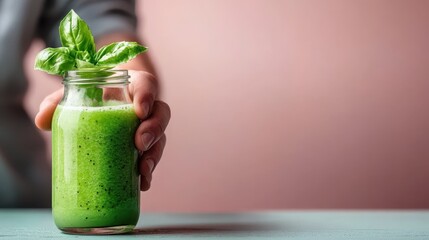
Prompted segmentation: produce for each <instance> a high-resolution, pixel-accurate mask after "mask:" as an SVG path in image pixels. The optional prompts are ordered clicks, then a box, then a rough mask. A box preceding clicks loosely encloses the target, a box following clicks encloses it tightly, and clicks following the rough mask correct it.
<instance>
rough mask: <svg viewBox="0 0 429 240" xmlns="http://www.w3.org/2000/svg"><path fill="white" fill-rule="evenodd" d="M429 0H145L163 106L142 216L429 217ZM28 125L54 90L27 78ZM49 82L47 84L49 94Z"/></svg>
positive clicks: (40, 78)
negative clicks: (314, 211)
mask: <svg viewBox="0 0 429 240" xmlns="http://www.w3.org/2000/svg"><path fill="white" fill-rule="evenodd" d="M428 11H429V1H425V0H422V1H408V0H403V1H396V0H362V1H352V0H347V1H346V0H324V1H318V0H305V1H298V0H296V1H287V0H277V1H276V0H269V1H266V0H247V1H244V0H234V1H230V0H204V1H201V0H181V1H171V0H170V1H167V0H147V1H142V2H139V6H138V13H139V14H140V16H141V17H142V18H141V24H140V26H139V32H140V34H142V36H144V37H145V40H146V42H145V43H146V45H148V46H149V48H150V54H151V55H152V57H153V58H154V60H155V62H156V63H157V65H158V67H159V71H160V78H161V79H162V83H163V99H164V100H166V101H167V102H168V103H169V104H170V106H171V108H172V113H173V114H172V120H171V123H170V125H169V128H168V130H167V134H168V144H167V148H166V150H165V153H164V158H163V160H162V161H161V163H160V164H159V165H158V168H157V170H156V172H155V175H154V181H153V186H152V189H151V190H150V191H149V192H147V193H143V194H142V208H143V209H144V210H147V211H149V210H150V211H240V210H256V209H274V208H429V187H428V184H429V107H428V105H429V27H428V26H429V25H428V23H429V14H428ZM40 47H41V45H40V43H36V45H34V47H33V48H32V50H31V51H30V54H29V58H28V59H27V66H28V73H29V75H30V76H31V83H32V88H31V89H30V92H29V96H28V99H27V105H28V108H29V111H30V112H31V114H32V115H34V113H35V111H36V110H37V107H38V104H39V103H40V101H41V99H42V98H43V96H44V95H46V94H47V93H48V92H50V91H52V90H53V89H55V88H56V87H58V85H59V84H58V83H59V82H58V81H56V80H53V79H52V78H48V77H46V75H44V74H41V73H36V72H33V70H31V69H30V68H31V65H32V59H33V56H34V52H35V51H37V50H38V49H40ZM53 83H55V84H53Z"/></svg>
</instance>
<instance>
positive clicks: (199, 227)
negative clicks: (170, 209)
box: [129, 223, 278, 235]
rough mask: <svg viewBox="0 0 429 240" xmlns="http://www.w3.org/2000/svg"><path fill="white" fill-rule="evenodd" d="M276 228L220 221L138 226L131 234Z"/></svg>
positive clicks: (274, 228) (255, 230)
mask: <svg viewBox="0 0 429 240" xmlns="http://www.w3.org/2000/svg"><path fill="white" fill-rule="evenodd" d="M276 229H278V228H277V227H276V226H275V225H272V224H263V223H222V224H192V225H188V224H187V225H170V226H154V227H139V228H136V229H134V230H133V231H132V232H131V233H129V234H131V235H175V234H180V235H182V234H186V235H201V234H228V233H231V234H233V233H244V232H246V233H250V232H269V231H273V230H276Z"/></svg>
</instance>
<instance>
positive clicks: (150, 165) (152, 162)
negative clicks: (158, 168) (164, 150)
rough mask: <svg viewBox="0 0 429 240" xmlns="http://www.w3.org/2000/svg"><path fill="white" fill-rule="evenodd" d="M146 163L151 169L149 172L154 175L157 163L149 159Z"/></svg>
mask: <svg viewBox="0 0 429 240" xmlns="http://www.w3.org/2000/svg"><path fill="white" fill-rule="evenodd" d="M145 161H146V162H147V166H148V167H149V171H150V172H151V173H152V172H153V168H154V167H155V162H154V161H153V160H152V159H151V158H148V159H146V160H145Z"/></svg>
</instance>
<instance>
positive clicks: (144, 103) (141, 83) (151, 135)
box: [35, 70, 170, 191]
mask: <svg viewBox="0 0 429 240" xmlns="http://www.w3.org/2000/svg"><path fill="white" fill-rule="evenodd" d="M129 74H130V76H131V78H130V82H131V83H130V85H129V92H130V94H131V99H132V100H133V105H134V109H135V111H136V115H137V116H138V117H139V118H140V119H141V120H142V122H141V123H140V125H139V127H138V128H137V131H136V134H135V139H134V142H135V145H136V147H137V149H138V150H139V151H140V152H141V153H142V154H140V157H139V170H140V174H141V175H142V177H141V184H140V188H141V190H142V191H146V190H148V189H149V188H150V184H151V181H152V172H153V170H154V169H155V167H156V165H157V164H158V162H159V160H160V159H161V156H162V152H163V150H164V146H165V143H166V137H165V134H164V131H165V129H166V127H167V125H168V122H169V120H170V107H169V106H168V105H167V104H166V103H165V102H162V101H158V100H155V99H156V97H157V92H158V84H157V81H156V79H155V77H154V76H153V75H152V74H150V73H148V72H144V71H132V70H129ZM62 96H63V89H59V90H57V91H55V92H53V93H52V94H50V95H48V96H47V97H46V98H45V99H44V100H43V101H42V103H41V104H40V107H39V112H38V113H37V115H36V118H35V123H36V126H37V127H38V128H40V129H42V130H50V129H51V123H52V116H53V114H54V111H55V109H56V107H57V105H58V103H59V102H60V101H61V98H62Z"/></svg>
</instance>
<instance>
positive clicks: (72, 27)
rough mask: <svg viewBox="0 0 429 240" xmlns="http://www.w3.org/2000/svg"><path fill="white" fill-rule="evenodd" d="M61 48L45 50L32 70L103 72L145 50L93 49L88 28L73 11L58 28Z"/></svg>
mask: <svg viewBox="0 0 429 240" xmlns="http://www.w3.org/2000/svg"><path fill="white" fill-rule="evenodd" d="M59 32H60V39H61V44H62V47H59V48H45V49H43V50H42V51H41V52H40V53H39V54H38V55H37V57H36V62H35V64H34V68H35V69H37V70H41V71H45V72H47V73H49V74H54V75H64V74H65V73H66V72H67V71H70V70H92V69H93V70H101V71H103V70H106V69H109V68H113V67H115V66H117V65H119V64H121V63H125V62H128V61H129V60H131V59H133V58H135V57H136V56H137V55H138V54H140V53H142V52H144V51H146V50H147V48H146V47H144V46H141V45H139V44H138V43H136V42H116V43H112V44H110V45H107V46H104V47H102V48H100V50H98V51H96V50H95V43H94V37H93V36H92V33H91V30H90V29H89V27H88V25H87V24H86V23H85V21H84V20H82V19H81V18H80V17H79V16H78V15H77V14H76V13H75V12H74V11H73V10H70V12H69V13H68V14H67V15H66V16H65V17H64V19H63V20H62V21H61V23H60V27H59Z"/></svg>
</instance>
